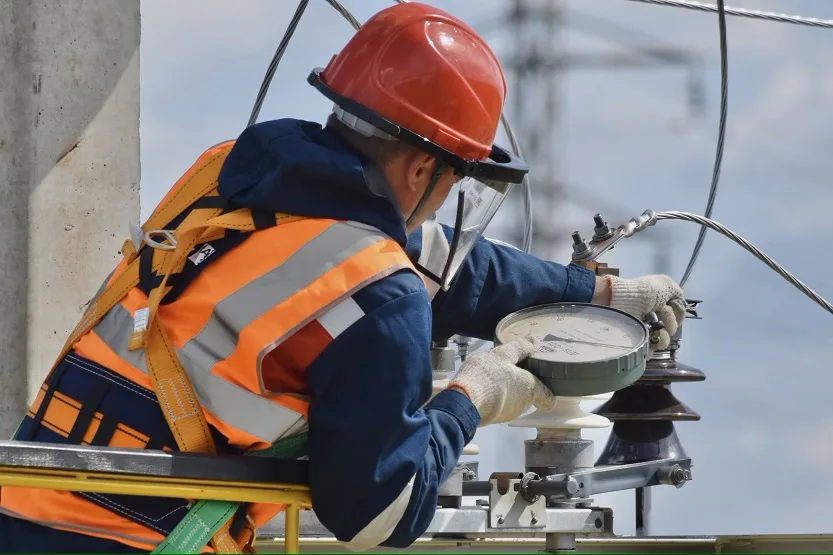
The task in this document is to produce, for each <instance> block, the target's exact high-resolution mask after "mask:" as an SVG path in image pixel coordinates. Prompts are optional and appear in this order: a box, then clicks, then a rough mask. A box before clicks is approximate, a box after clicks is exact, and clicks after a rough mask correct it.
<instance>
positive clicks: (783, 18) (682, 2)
mask: <svg viewBox="0 0 833 555" xmlns="http://www.w3.org/2000/svg"><path fill="white" fill-rule="evenodd" d="M628 1H629V2H641V3H643V4H656V5H660V6H671V7H674V8H687V9H690V10H699V11H701V12H716V11H718V7H717V6H715V5H714V4H706V3H705V2H693V1H691V0H628ZM726 14H727V15H734V16H739V17H748V18H752V19H763V20H766V21H773V22H776V23H791V24H793V25H804V26H808V27H819V28H822V29H833V20H830V19H819V18H816V17H804V16H800V15H789V14H782V13H775V12H764V11H760V10H746V9H743V8H731V7H726Z"/></svg>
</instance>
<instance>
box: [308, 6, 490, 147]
mask: <svg viewBox="0 0 833 555" xmlns="http://www.w3.org/2000/svg"><path fill="white" fill-rule="evenodd" d="M319 79H320V81H321V83H322V84H323V85H324V86H326V87H327V88H329V89H330V90H331V91H332V92H334V93H336V94H337V95H339V96H341V97H344V98H346V99H349V100H351V101H353V102H354V103H356V104H358V105H360V106H361V107H363V108H365V109H367V110H369V111H370V112H373V113H375V114H378V115H380V116H382V117H384V118H385V119H387V120H389V121H390V122H392V123H395V124H396V125H398V126H401V127H403V128H406V129H407V130H409V131H411V132H413V133H416V134H417V135H420V136H422V137H424V138H425V139H428V140H429V141H431V142H432V143H434V144H435V145H437V146H439V147H441V148H443V149H445V150H447V151H449V152H451V153H452V154H454V155H456V156H459V157H460V158H462V159H467V160H484V159H486V157H487V156H489V154H490V153H491V152H492V141H494V138H495V133H496V131H497V125H498V122H499V120H500V114H501V110H502V108H503V101H504V98H505V96H506V81H505V79H504V77H503V71H502V70H501V67H500V64H499V63H498V60H497V57H496V56H495V55H494V53H493V52H492V50H491V49H490V48H489V46H488V45H487V44H486V42H485V41H484V40H483V39H482V38H481V37H480V36H479V35H478V34H477V33H476V32H475V31H474V30H473V29H472V28H471V27H469V26H468V25H466V24H465V23H463V22H462V21H461V20H459V19H457V18H456V17H454V16H452V15H451V14H449V13H446V12H444V11H443V10H440V9H437V8H435V7H433V6H429V5H427V4H420V3H416V2H407V3H402V4H396V5H394V6H391V7H390V8H386V9H384V10H382V11H380V12H378V13H377V14H375V15H374V16H373V17H371V18H370V19H368V20H367V22H366V23H365V24H364V25H363V26H362V27H361V29H359V31H358V32H357V33H356V34H355V35H354V36H353V38H351V39H350V41H349V42H348V43H347V44H346V45H345V46H344V48H343V49H342V50H341V52H339V53H338V54H337V55H335V56H333V58H332V59H331V60H330V63H329V64H328V65H327V67H326V68H324V70H323V71H321V72H320V75H319Z"/></svg>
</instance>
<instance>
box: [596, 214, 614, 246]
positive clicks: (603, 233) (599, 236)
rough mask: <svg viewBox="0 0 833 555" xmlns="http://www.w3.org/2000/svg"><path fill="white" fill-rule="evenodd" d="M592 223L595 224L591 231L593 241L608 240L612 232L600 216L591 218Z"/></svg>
mask: <svg viewBox="0 0 833 555" xmlns="http://www.w3.org/2000/svg"><path fill="white" fill-rule="evenodd" d="M593 223H594V224H596V227H595V228H594V229H593V239H594V240H596V241H604V240H605V239H609V238H610V237H611V236H612V235H613V232H612V231H611V230H610V228H609V227H608V225H607V222H606V221H604V219H603V218H602V216H601V214H596V215H595V216H593Z"/></svg>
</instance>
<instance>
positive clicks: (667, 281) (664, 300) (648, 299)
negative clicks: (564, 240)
mask: <svg viewBox="0 0 833 555" xmlns="http://www.w3.org/2000/svg"><path fill="white" fill-rule="evenodd" d="M607 278H608V279H609V280H610V306H611V308H616V309H619V310H621V311H623V312H627V313H628V314H630V315H631V316H634V317H636V318H639V319H640V320H644V318H645V316H647V315H648V313H650V312H656V314H657V318H659V320H660V322H662V325H663V326H664V329H662V330H660V331H659V332H654V333H653V334H652V337H651V342H650V344H649V348H650V349H651V351H656V350H662V349H666V348H668V344H669V343H670V342H671V336H672V335H674V334H675V333H677V328H679V327H680V324H681V323H682V321H683V319H684V318H685V306H686V304H685V299H684V297H683V290H682V288H681V287H680V286H679V285H677V283H676V282H675V281H674V280H673V279H671V278H670V277H668V276H664V275H650V276H642V277H639V278H634V279H624V278H620V277H617V276H607Z"/></svg>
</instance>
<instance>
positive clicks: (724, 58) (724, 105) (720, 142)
mask: <svg viewBox="0 0 833 555" xmlns="http://www.w3.org/2000/svg"><path fill="white" fill-rule="evenodd" d="M717 19H718V28H719V32H720V120H719V123H718V126H717V151H716V153H715V156H714V170H713V171H712V184H711V188H710V189H709V199H708V202H707V203H706V212H705V217H706V218H710V217H711V215H712V211H713V210H714V201H715V199H716V198H717V184H718V182H719V180H720V167H721V165H722V162H723V146H724V144H725V141H726V113H727V110H728V101H729V48H728V46H727V44H726V6H725V5H724V0H717ZM706 230H707V228H706V227H705V226H703V227H701V228H700V233H699V234H698V235H697V242H696V243H695V244H694V250H692V251H691V258H689V260H688V266H686V269H685V272H684V273H683V277H682V279H681V280H680V286H684V285H685V284H686V282H687V281H688V278H689V277H691V272H692V271H693V270H694V266H695V264H697V257H698V256H699V255H700V249H701V248H702V247H703V241H704V240H705V239H706Z"/></svg>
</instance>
